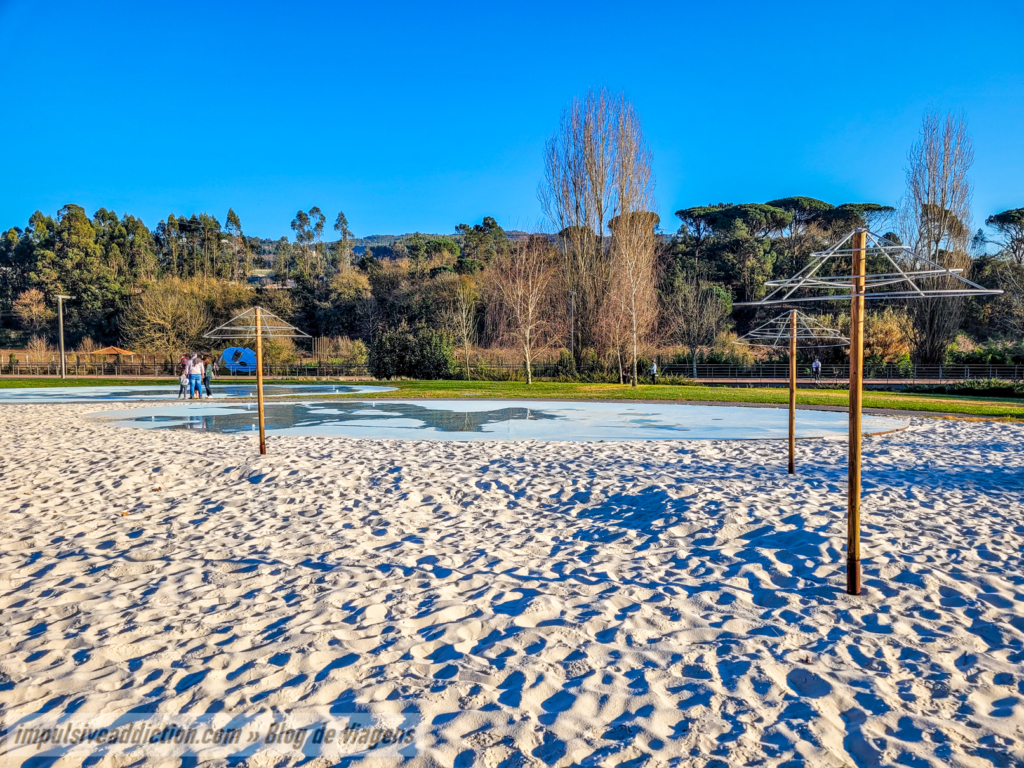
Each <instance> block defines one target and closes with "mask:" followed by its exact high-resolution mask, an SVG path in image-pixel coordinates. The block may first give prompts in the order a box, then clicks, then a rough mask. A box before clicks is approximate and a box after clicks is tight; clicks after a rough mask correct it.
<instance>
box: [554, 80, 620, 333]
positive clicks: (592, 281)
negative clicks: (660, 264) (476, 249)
mask: <svg viewBox="0 0 1024 768" xmlns="http://www.w3.org/2000/svg"><path fill="white" fill-rule="evenodd" d="M623 103H624V100H623V99H622V98H621V97H620V98H616V97H614V96H612V95H611V94H610V93H609V92H608V91H607V90H606V89H603V88H602V89H600V90H596V91H595V90H591V91H588V92H587V94H586V96H584V97H583V98H582V99H580V98H576V99H573V101H572V103H571V104H570V105H569V106H568V107H567V108H566V109H565V111H563V112H562V118H561V121H560V123H559V126H558V130H557V131H556V132H555V135H554V136H552V138H551V139H550V140H549V141H548V143H547V146H546V148H545V153H544V180H543V182H542V183H541V186H540V189H539V193H538V196H539V198H540V201H541V206H542V208H543V210H544V212H545V214H546V215H547V217H548V219H549V220H550V222H551V223H552V225H553V226H554V227H555V230H556V231H557V232H558V234H559V237H558V245H559V254H560V265H559V266H560V269H559V272H558V278H559V279H558V287H559V290H561V291H562V292H564V293H565V294H568V293H570V292H572V293H574V294H575V307H576V309H575V315H576V320H577V322H576V327H575V329H573V331H572V332H574V333H575V334H576V339H575V340H574V344H573V347H574V349H575V350H577V353H579V352H582V350H583V349H584V348H586V347H590V346H594V345H595V342H596V339H595V333H596V330H597V325H598V314H599V312H600V306H601V302H602V299H603V297H604V294H605V292H606V291H607V288H608V283H609V280H610V277H611V270H610V256H609V253H608V249H607V248H606V247H605V238H604V233H605V227H606V226H607V222H608V219H609V218H611V217H612V216H615V215H616V212H617V211H616V206H615V186H614V183H613V175H614V171H615V157H614V149H615V147H614V144H615V141H614V137H615V131H616V127H617V122H618V119H617V112H618V110H620V109H621V107H622V104H623Z"/></svg>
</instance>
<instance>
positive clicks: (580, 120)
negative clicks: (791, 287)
mask: <svg viewBox="0 0 1024 768" xmlns="http://www.w3.org/2000/svg"><path fill="white" fill-rule="evenodd" d="M972 162H973V150H972V147H971V142H970V137H969V135H968V133H967V128H966V123H965V121H964V120H963V118H962V117H961V116H959V115H955V114H951V115H946V116H939V115H927V116H926V117H925V119H924V121H923V123H922V130H921V134H920V136H919V138H918V141H917V142H916V143H914V145H913V146H912V147H911V148H910V151H909V153H908V168H907V192H906V194H905V196H904V197H903V199H902V200H900V201H899V202H898V203H896V204H893V205H888V204H882V203H877V202H835V203H830V202H826V201H823V200H819V199H816V198H813V197H810V196H790V197H782V198H777V199H772V200H768V201H765V202H740V203H731V202H730V203H726V202H719V203H713V204H708V205H704V206H697V207H690V208H683V209H680V210H678V211H677V212H676V214H675V215H676V217H677V219H678V222H679V224H678V227H677V228H676V227H673V229H675V230H676V231H675V232H673V233H672V234H667V233H665V232H664V231H663V229H662V223H661V221H660V220H659V217H658V216H657V214H655V213H654V211H655V210H656V208H657V205H656V201H655V189H656V187H655V178H654V173H653V159H652V156H651V151H650V149H649V147H648V145H647V143H646V140H645V139H644V135H643V130H642V126H641V121H640V118H639V115H638V114H637V112H636V110H635V108H634V106H633V105H632V104H631V103H630V102H629V101H628V100H627V99H626V98H625V97H624V96H622V95H618V94H612V93H610V92H608V91H607V90H604V89H599V90H593V91H590V92H588V93H587V94H585V95H584V96H582V97H580V98H577V99H575V100H573V101H572V102H571V103H570V105H569V106H568V107H567V108H566V109H565V111H564V113H563V115H562V117H561V120H560V121H559V123H558V125H557V128H556V130H555V131H554V133H553V134H552V136H551V138H550V140H549V141H548V142H547V144H546V146H545V151H544V157H543V178H542V181H541V185H540V192H539V198H540V203H541V207H542V210H543V212H544V214H545V216H546V217H547V220H548V222H549V226H548V227H547V228H546V230H547V231H546V232H538V233H532V234H531V233H521V232H516V233H510V232H506V231H505V230H504V229H503V228H502V227H501V226H500V225H499V224H498V223H497V221H496V220H495V219H494V218H491V217H485V218H484V219H483V220H482V221H481V222H479V223H474V224H465V223H460V224H458V225H456V227H455V232H454V233H453V234H452V235H428V236H425V235H419V234H415V235H411V236H407V237H403V238H399V239H396V240H392V241H390V242H388V243H387V244H386V245H374V246H366V247H365V248H364V249H363V252H362V253H359V254H356V253H355V252H354V250H353V240H354V237H353V234H352V232H351V230H350V228H349V223H348V220H347V218H346V217H345V215H344V213H342V212H338V213H337V214H336V215H335V216H334V217H333V219H328V217H327V215H326V214H325V213H324V212H323V211H322V210H321V209H320V208H319V207H317V206H313V207H311V208H309V209H308V210H305V211H303V210H299V211H298V212H297V213H296V215H295V217H294V219H293V221H292V222H291V229H292V237H291V238H290V239H289V238H287V237H282V238H280V239H279V240H278V241H276V242H273V243H270V244H268V243H267V242H266V241H262V240H261V239H260V238H257V237H252V236H249V235H247V234H246V233H245V232H244V231H243V227H242V223H241V221H240V219H239V217H238V215H237V214H236V213H235V212H234V211H233V210H231V209H229V210H228V212H227V215H226V217H225V219H224V224H223V225H222V224H221V222H220V221H219V220H218V219H217V218H216V217H215V216H211V215H208V214H206V213H203V214H198V215H190V216H187V217H186V216H178V215H173V214H172V215H169V216H168V217H167V218H166V219H164V220H162V221H160V222H159V223H158V225H157V227H156V228H155V229H154V230H150V229H148V228H147V227H146V225H145V224H144V223H143V222H142V221H141V220H140V219H138V218H136V217H134V216H132V215H130V214H124V215H122V216H120V217H119V216H118V215H117V214H116V213H114V212H113V211H108V210H106V209H103V208H101V209H100V210H98V211H96V212H95V213H94V214H93V215H92V216H91V217H90V216H89V215H88V214H87V212H86V211H85V210H84V209H83V208H82V207H80V206H77V205H72V204H69V205H66V206H64V207H63V208H61V209H60V211H58V212H57V214H56V216H53V217H51V216H48V215H45V214H43V213H41V212H36V213H35V214H33V216H32V217H31V218H30V219H29V221H28V223H27V225H26V226H25V227H23V228H19V227H12V228H10V229H8V230H7V231H6V232H2V233H0V277H2V280H0V284H2V286H3V287H2V289H0V316H2V328H0V331H2V332H3V333H5V334H6V335H7V336H8V343H9V342H10V339H12V338H13V335H14V333H16V332H21V333H22V334H27V335H29V336H31V337H34V338H36V339H42V340H45V339H51V340H52V338H53V337H54V335H55V331H56V328H55V317H54V302H53V296H55V295H56V294H58V293H63V294H69V295H73V296H75V299H74V300H73V301H69V302H68V303H67V304H66V310H65V311H66V315H65V329H66V334H67V336H68V340H69V344H70V346H71V347H72V348H74V347H75V345H79V344H83V343H85V344H87V345H95V344H105V343H121V344H129V345H132V348H135V349H138V350H139V351H148V352H156V353H160V354H166V355H168V356H173V355H174V354H175V353H177V352H179V351H180V350H182V349H184V348H189V347H200V346H204V342H203V340H202V334H203V333H204V332H205V331H206V330H208V329H209V328H210V327H212V326H213V324H215V323H217V322H223V321H225V320H227V319H228V318H229V316H230V315H231V313H233V312H235V311H238V310H240V309H242V308H244V307H246V306H251V305H252V304H254V303H257V302H258V303H261V304H263V305H264V306H266V307H267V308H269V309H272V311H274V312H276V313H277V314H279V315H281V316H282V317H285V318H286V319H288V320H290V321H291V322H293V323H295V324H297V325H299V326H300V327H302V328H303V329H304V330H306V331H307V332H308V333H310V334H312V335H313V336H320V337H333V338H342V339H349V340H354V341H355V342H359V343H362V344H363V345H365V347H366V348H367V349H368V350H369V359H370V364H371V367H373V368H374V369H375V371H376V372H378V373H379V374H380V375H383V376H390V375H418V372H420V373H421V372H422V371H424V370H427V371H429V372H430V375H445V376H455V375H463V376H472V375H473V370H472V368H473V366H472V360H471V358H472V350H480V349H481V348H484V349H486V348H502V349H508V350H514V351H515V354H516V355H517V357H518V359H519V360H520V361H521V362H522V364H523V369H524V373H525V375H526V376H527V377H529V376H530V370H531V365H530V364H531V363H532V362H534V361H536V360H537V359H539V358H541V357H550V356H551V355H561V361H560V366H561V370H562V371H563V372H564V373H565V375H567V376H597V375H603V376H605V377H608V376H610V377H612V378H613V379H618V380H631V381H633V382H635V381H636V380H637V376H638V373H639V372H640V370H639V369H640V368H641V367H643V365H644V360H645V357H646V356H650V355H651V354H652V352H653V351H654V350H663V351H664V350H675V352H674V354H676V356H677V358H678V359H680V360H682V359H687V360H688V361H689V362H692V363H693V364H694V365H696V363H697V360H698V358H699V357H700V358H702V359H704V360H708V359H712V358H714V356H715V355H719V356H722V355H728V354H729V353H728V352H726V351H725V350H726V349H727V348H728V343H727V342H728V340H729V339H730V338H732V337H734V334H735V332H738V331H739V332H741V331H743V330H745V329H746V328H748V327H750V326H751V324H753V323H756V322H763V321H764V320H765V319H767V318H768V317H770V316H771V315H772V312H771V311H770V310H771V308H768V309H767V310H766V309H757V308H739V307H733V303H734V302H737V303H739V302H750V301H757V300H758V299H760V298H762V297H763V296H764V295H765V293H766V283H767V282H768V281H770V280H772V279H777V278H782V277H789V276H792V275H794V274H796V273H798V272H799V271H800V270H801V269H803V268H804V267H805V266H806V265H807V263H808V261H809V259H810V258H811V255H812V254H813V253H814V252H816V251H819V250H822V249H824V248H827V247H829V246H830V245H831V244H833V243H834V242H836V241H837V239H838V238H841V237H843V236H844V235H845V234H847V233H848V232H849V231H850V230H851V229H853V228H856V227H868V228H870V229H871V230H873V231H876V232H881V233H883V234H885V236H886V237H887V238H888V239H891V240H892V241H893V242H897V243H903V244H906V245H908V246H910V247H911V248H913V250H914V252H915V253H917V254H920V255H922V256H924V257H926V258H928V259H929V260H931V261H934V262H936V263H939V264H942V265H943V266H949V267H951V268H956V269H961V270H964V273H965V274H968V275H970V276H971V279H973V280H975V281H976V282H979V283H981V284H983V285H987V286H996V287H1000V288H1002V289H1003V290H1004V291H1005V294H1004V295H1003V296H1000V297H996V298H994V299H984V300H977V299H970V298H963V297H961V298H955V299H928V300H924V301H916V302H909V301H908V302H905V303H896V304H893V305H891V306H886V307H884V308H879V309H873V310H871V314H870V315H869V323H868V324H869V339H868V345H869V354H870V353H871V350H875V351H876V353H877V355H878V356H880V357H882V358H901V357H902V358H907V359H910V358H912V359H914V360H915V361H917V362H922V363H933V362H942V361H943V360H944V359H946V358H948V357H949V356H950V354H956V353H964V350H965V349H966V348H968V347H970V348H971V349H972V350H973V349H974V347H976V346H978V345H979V344H980V345H982V346H985V345H987V346H985V348H986V349H989V350H990V351H992V350H999V349H1001V350H1003V353H1005V354H1006V355H1011V356H1012V355H1019V354H1020V352H1021V350H1020V342H1019V339H1020V334H1021V332H1022V330H1024V301H1022V297H1024V209H1012V210H1007V211H1002V212H998V213H993V214H991V215H990V216H988V217H987V219H986V224H987V225H988V227H989V231H988V232H986V231H984V230H981V229H978V230H972V221H973V219H972V211H971V208H970V201H971V193H972V188H971V184H970V178H969V171H970V167H971V163H972ZM825 309H827V308H825ZM833 320H834V322H836V323H838V324H840V325H841V324H842V322H843V321H844V320H843V316H842V309H840V310H839V314H838V315H836V316H835V317H834V318H833ZM871 329H875V331H874V332H875V333H876V334H877V335H878V338H875V339H872V337H871V333H872V330H871ZM730 334H733V336H731V335H730ZM883 336H884V337H885V338H883ZM872 345H873V346H872ZM835 354H841V352H840V353H835ZM992 354H997V352H992ZM438 361H441V362H438ZM445 361H447V362H445ZM887 361H888V362H895V361H896V360H895V359H888V360H887ZM1021 362H1024V357H1022V359H1021Z"/></svg>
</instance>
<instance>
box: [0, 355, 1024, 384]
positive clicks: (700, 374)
mask: <svg viewBox="0 0 1024 768" xmlns="http://www.w3.org/2000/svg"><path fill="white" fill-rule="evenodd" d="M263 370H264V373H265V375H267V376H273V377H277V378H310V377H316V378H335V377H358V378H369V377H370V371H369V369H368V368H367V367H366V366H365V365H336V364H331V363H317V362H306V363H297V364H291V365H269V364H268V365H264V366H263ZM457 370H458V368H457ZM478 370H480V371H481V372H482V371H484V370H486V371H488V372H497V373H498V374H499V376H507V378H510V379H511V378H514V377H515V376H516V375H517V374H519V375H521V374H522V371H523V366H522V365H514V364H509V363H505V364H501V363H498V364H494V363H491V364H488V365H486V366H481V368H479V369H478ZM176 371H177V365H176V364H175V363H168V362H162V363H119V362H116V361H113V362H104V363H93V362H88V363H87V362H78V361H76V360H74V359H69V360H68V361H67V374H68V376H69V377H75V376H111V377H122V376H138V377H147V376H149V377H153V378H159V377H166V376H175V375H177V374H176ZM658 371H659V374H660V375H661V376H683V377H686V378H693V377H694V376H693V373H694V371H693V366H692V365H689V364H683V365H677V364H668V365H663V366H659V368H658ZM532 373H533V376H534V377H536V378H538V379H545V378H554V377H556V376H557V372H556V364H555V363H553V362H551V363H536V364H534V365H533V366H532ZM0 374H13V375H15V376H59V375H60V362H59V361H58V360H50V361H48V362H40V363H32V362H25V361H16V362H13V363H12V362H7V363H2V364H0ZM864 374H865V376H864V378H865V379H867V380H870V381H873V382H880V381H884V382H892V383H907V382H952V381H964V380H968V379H1003V380H1009V381H1021V380H1022V379H1024V365H906V364H903V365H868V366H865V370H864ZM252 375H253V374H234V373H232V372H231V371H229V370H227V369H226V368H224V367H221V368H220V370H219V372H218V378H221V379H224V378H227V379H231V378H234V377H235V376H238V377H248V376H252ZM474 375H476V374H474ZM797 375H798V376H799V377H800V378H810V377H811V369H810V366H809V365H805V364H801V365H800V366H799V367H798V369H797ZM645 376H646V371H641V372H640V377H641V379H643V378H645ZM849 377H850V373H849V367H848V366H845V365H823V366H822V367H821V378H822V380H823V381H835V382H839V381H848V380H849ZM788 378H789V365H788V364H786V363H774V364H765V365H747V366H740V365H700V364H698V365H697V375H696V379H697V380H698V381H716V382H728V381H736V382H737V383H739V382H754V381H758V382H760V381H776V380H785V379H788Z"/></svg>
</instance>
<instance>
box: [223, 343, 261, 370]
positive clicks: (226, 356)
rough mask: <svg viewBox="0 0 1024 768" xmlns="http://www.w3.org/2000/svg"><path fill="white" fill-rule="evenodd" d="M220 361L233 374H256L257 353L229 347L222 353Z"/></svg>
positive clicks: (243, 348) (242, 348)
mask: <svg viewBox="0 0 1024 768" xmlns="http://www.w3.org/2000/svg"><path fill="white" fill-rule="evenodd" d="M220 361H221V363H222V364H223V365H224V367H225V368H227V369H228V370H229V371H231V372H232V373H255V372H256V353H255V352H253V351H252V350H251V349H247V348H245V347H228V348H227V349H225V350H224V351H223V352H222V353H221V356H220Z"/></svg>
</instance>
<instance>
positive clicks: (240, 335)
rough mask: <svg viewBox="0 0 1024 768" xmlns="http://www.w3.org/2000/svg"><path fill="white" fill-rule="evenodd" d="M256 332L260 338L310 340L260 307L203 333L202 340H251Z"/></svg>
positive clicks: (251, 308) (246, 311) (305, 334)
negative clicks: (299, 338)
mask: <svg viewBox="0 0 1024 768" xmlns="http://www.w3.org/2000/svg"><path fill="white" fill-rule="evenodd" d="M257 330H258V331H259V335H260V336H277V337H292V338H297V337H302V338H307V339H308V338H310V336H309V334H308V333H303V332H302V331H300V330H299V329H298V328H296V327H295V326H294V325H289V324H288V323H286V322H285V321H284V320H282V319H281V318H280V317H278V316H277V315H275V314H274V313H273V312H268V311H267V310H265V309H263V308H262V307H250V308H249V309H247V310H245V312H242V313H241V314H238V315H235V317H233V318H231V319H230V320H228V321H227V322H226V323H224V325H222V326H220V327H219V328H214V329H213V330H212V331H210V332H209V333H204V334H203V338H205V339H252V338H254V337H255V336H256V332H257Z"/></svg>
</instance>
